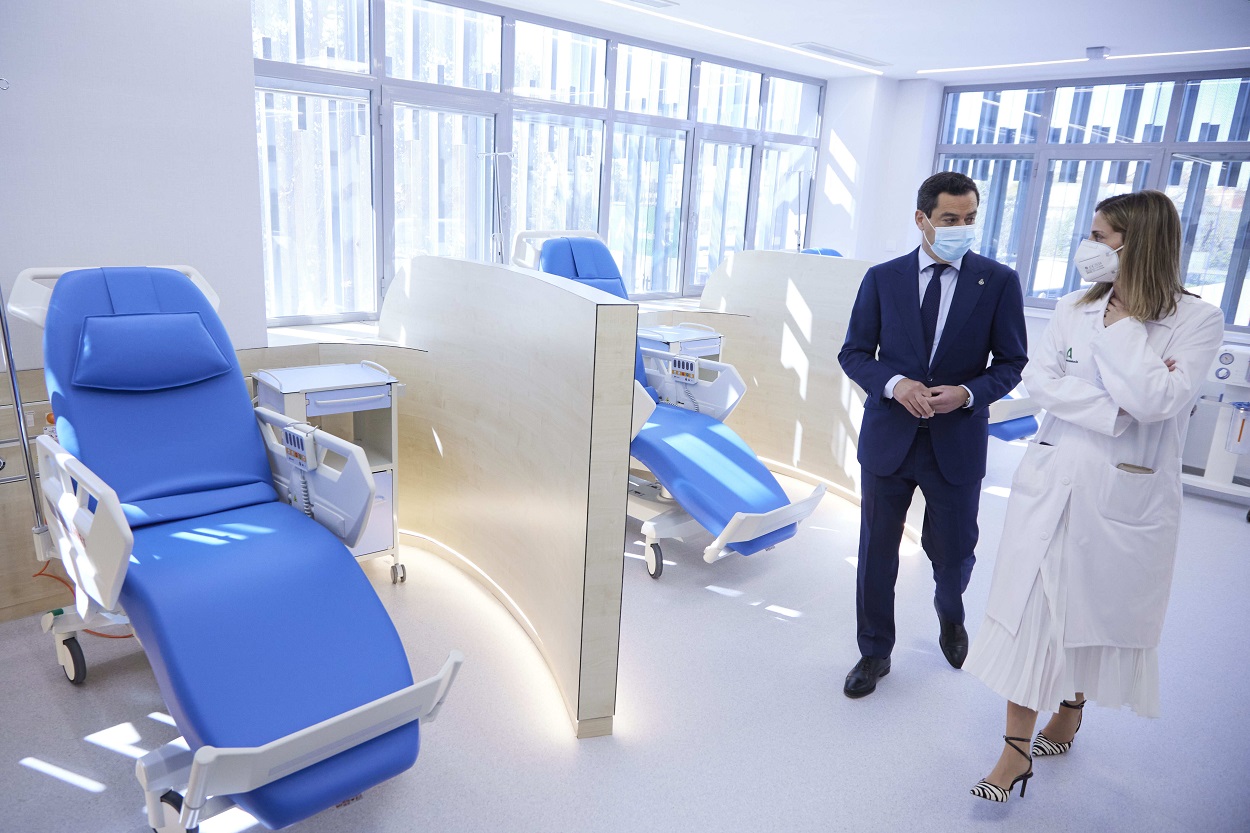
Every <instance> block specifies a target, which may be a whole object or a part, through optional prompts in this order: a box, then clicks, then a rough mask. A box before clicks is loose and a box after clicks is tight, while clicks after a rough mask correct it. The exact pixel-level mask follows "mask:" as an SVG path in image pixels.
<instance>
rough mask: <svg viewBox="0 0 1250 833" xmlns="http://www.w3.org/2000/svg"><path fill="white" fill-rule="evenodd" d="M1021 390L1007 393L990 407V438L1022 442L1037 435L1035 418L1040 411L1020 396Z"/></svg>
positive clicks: (1025, 397)
mask: <svg viewBox="0 0 1250 833" xmlns="http://www.w3.org/2000/svg"><path fill="white" fill-rule="evenodd" d="M1022 390H1023V388H1018V389H1017V390H1014V391H1011V392H1009V393H1008V394H1007V395H1006V396H1004V397H1003V398H1002V399H1000V400H998V401H997V402H994V403H993V404H991V405H990V436H991V437H997V438H998V439H1000V440H1003V441H1004V442H1011V441H1012V440H1022V439H1024V438H1025V437H1031V436H1033V435H1034V434H1036V433H1037V416H1036V414H1037V413H1038V411H1040V410H1041V409H1040V408H1038V406H1037V405H1035V404H1033V400H1032V399H1031V398H1029V397H1028V396H1024V395H1021V393H1020V391H1022Z"/></svg>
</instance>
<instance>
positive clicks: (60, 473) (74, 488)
mask: <svg viewBox="0 0 1250 833" xmlns="http://www.w3.org/2000/svg"><path fill="white" fill-rule="evenodd" d="M35 452H36V454H37V455H38V457H39V488H40V491H41V492H42V493H43V499H44V503H45V505H46V506H47V508H48V522H49V526H50V527H51V529H52V533H53V537H54V539H55V545H56V549H57V552H58V554H59V555H60V557H61V560H62V561H63V562H64V564H65V569H66V571H67V572H69V574H70V577H71V578H73V580H74V584H75V585H76V587H77V590H76V591H75V593H74V596H75V605H76V607H77V609H78V614H79V615H80V616H81V617H82V618H83V619H86V618H88V617H89V616H90V615H91V614H92V613H93V612H94V611H92V610H91V602H92V601H94V602H95V603H96V604H98V605H99V606H100V607H101V608H103V609H104V610H107V611H115V610H117V600H118V596H119V595H120V594H121V589H122V584H123V582H125V580H126V570H127V568H128V567H129V565H130V553H131V550H132V549H133V548H134V540H135V539H134V533H132V532H131V531H130V524H129V523H128V522H127V521H126V515H125V513H123V512H122V507H121V501H120V500H119V499H118V497H117V492H115V491H113V490H112V489H111V488H110V487H109V485H108V484H107V483H105V482H104V481H103V480H101V479H100V478H99V477H98V476H97V475H96V474H95V472H93V471H91V469H89V468H87V467H86V466H85V465H83V463H82V461H80V460H79V459H78V458H77V457H75V456H74V455H72V454H70V453H69V452H68V451H66V450H65V449H64V448H62V447H61V446H60V444H59V443H57V442H56V441H55V440H53V439H52V438H51V437H47V436H41V437H36V438H35ZM92 499H94V500H95V504H96V505H95V509H94V510H93V509H90V508H89V505H90V501H91V500H92Z"/></svg>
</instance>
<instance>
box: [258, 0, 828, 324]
mask: <svg viewBox="0 0 1250 833" xmlns="http://www.w3.org/2000/svg"><path fill="white" fill-rule="evenodd" d="M436 1H438V2H441V0H436ZM443 5H448V6H455V7H459V8H463V9H468V10H472V11H475V12H479V13H483V14H489V15H493V16H496V17H499V18H500V19H501V22H502V37H501V55H500V67H499V76H500V77H499V91H498V92H494V91H487V90H475V89H469V88H464V87H456V86H452V85H443V84H437V83H433V82H423V81H413V80H409V79H405V78H398V77H392V76H388V75H386V74H385V66H386V30H385V27H386V5H385V0H369V38H370V44H369V69H370V71H369V73H368V74H363V73H357V72H349V71H344V70H335V69H326V68H321V67H312V66H306V65H301V64H294V63H290V64H288V63H285V62H282V61H274V60H268V59H264V58H253V62H254V70H255V76H256V80H255V84H254V87H255V88H256V89H259V88H261V87H262V86H263V87H268V88H274V89H287V90H291V91H296V92H301V91H302V92H307V93H323V94H324V93H326V92H327V90H329V89H331V88H339V89H342V90H348V91H351V92H352V94H354V95H359V94H360V93H362V92H366V93H367V94H368V96H369V106H370V109H371V112H372V118H373V177H372V182H371V187H372V189H373V191H372V195H373V211H374V233H375V261H376V267H375V268H376V270H377V287H378V309H379V310H380V309H381V303H382V299H383V298H384V297H385V294H386V291H387V289H388V288H389V287H390V285H391V283H392V281H393V280H394V278H395V274H394V272H395V269H394V248H395V206H394V197H395V183H394V157H393V154H394V125H393V124H392V121H393V119H392V114H393V112H394V109H393V108H394V105H395V104H397V103H398V104H405V105H409V106H414V107H420V108H423V109H429V110H447V111H454V112H461V113H472V114H477V115H490V116H493V118H494V122H495V150H496V152H497V153H500V154H502V156H501V157H498V158H497V160H496V161H497V164H498V163H500V162H502V160H503V159H504V158H507V159H508V163H509V164H508V167H507V168H506V169H505V170H500V172H499V187H498V188H497V189H496V199H497V200H498V201H499V218H500V222H501V223H502V227H501V228H495V230H494V233H495V234H496V235H498V236H499V242H498V244H497V245H498V246H499V247H501V248H502V261H492V262H503V263H507V262H509V260H510V256H511V241H512V240H513V239H514V237H515V234H516V231H517V229H516V228H514V222H513V220H514V218H513V217H512V203H513V197H512V177H511V163H512V161H513V160H512V158H511V154H512V148H513V138H514V137H513V121H514V119H515V117H516V115H517V113H518V112H526V113H545V114H549V115H555V116H563V117H568V118H583V119H594V120H597V121H601V122H603V142H604V147H603V164H602V165H601V170H600V181H599V205H600V210H599V223H598V228H597V229H596V231H597V232H598V233H599V235H600V236H602V237H603V238H604V239H605V240H606V239H607V234H608V229H609V228H610V223H611V216H610V215H611V204H610V202H611V200H610V196H611V164H612V146H613V138H614V134H615V131H616V128H617V125H626V124H628V125H637V126H642V127H656V128H663V129H670V130H682V131H685V133H686V147H685V154H686V157H685V166H684V172H683V181H682V201H681V220H680V222H681V228H680V233H679V256H678V281H677V291H675V292H660V293H635V294H631V296H630V297H631V299H633V300H637V301H647V300H654V299H665V298H680V297H692V296H694V297H697V296H698V295H701V294H702V291H703V287H702V285H697V284H695V283H694V281H693V278H694V270H695V260H696V258H695V253H694V252H693V250H692V245H693V244H692V242H691V241H692V237H693V235H694V234H695V231H694V230H692V229H691V227H690V226H691V223H690V220H691V214H692V210H693V200H694V198H695V194H694V192H693V188H694V185H695V164H696V162H697V158H696V156H695V151H696V148H697V147H699V146H700V142H701V141H703V140H710V141H719V142H730V143H736V144H745V145H749V146H750V147H751V149H752V150H751V176H750V182H749V188H750V191H749V193H748V196H747V216H746V221H745V222H746V226H745V229H744V234H745V239H744V248H748V249H749V248H754V240H755V223H756V217H757V214H758V211H757V209H758V203H759V196H760V195H759V175H760V162H761V159H762V154H763V148H764V146H765V144H769V143H771V144H784V145H802V146H808V147H812V148H814V150H815V159H816V164H815V166H814V168H813V170H812V176H811V182H810V184H809V188H808V200H807V206H806V212H807V213H806V216H807V218H808V220H807V222H806V223H805V224H804V239H803V241H802V245H807V244H808V240H809V238H810V235H811V222H810V218H811V215H812V210H813V207H814V205H815V199H816V187H815V186H816V179H817V175H818V172H819V169H820V161H821V144H820V138H821V136H822V135H823V133H824V129H825V125H824V109H825V102H826V96H827V94H828V82H826V81H824V80H821V79H819V78H814V77H811V76H806V75H802V74H799V73H793V72H788V71H784V70H777V69H771V68H769V67H765V66H762V65H758V64H753V63H750V62H746V61H739V60H733V59H729V58H725V57H723V56H718V55H714V54H711V53H705V52H700V51H698V50H692V49H686V48H682V47H679V46H676V45H673V44H666V43H661V42H658V41H652V40H649V39H646V38H637V37H632V36H628V35H625V34H622V33H619V32H613V31H609V30H604V29H599V28H597V27H592V26H584V25H580V24H577V23H573V22H571V21H565V20H560V19H557V18H553V17H550V16H547V15H541V14H531V13H529V12H525V11H519V10H516V9H509V8H504V7H502V6H496V5H493V4H490V3H483V2H478V0H451V1H450V2H445V3H443ZM518 21H524V22H525V23H529V24H535V25H539V26H547V27H550V28H554V29H560V30H563V31H566V32H572V33H575V34H578V35H586V36H589V37H594V38H600V39H602V40H604V41H605V42H606V49H607V51H606V57H605V62H604V84H605V87H604V90H605V96H604V98H605V105H604V106H601V107H600V106H594V105H586V104H569V103H565V102H559V101H550V100H544V99H538V98H530V97H527V96H521V95H517V94H516V93H515V91H514V89H513V84H514V81H515V56H516V23H517V22H518ZM620 45H629V46H635V47H641V48H644V49H650V50H654V51H657V52H662V53H666V54H670V55H676V56H680V57H684V58H687V59H689V60H690V62H691V70H690V92H689V96H688V102H687V112H686V113H685V114H684V116H683V117H680V118H679V117H671V116H658V115H648V114H640V113H632V112H629V111H625V110H618V109H617V108H616V85H617V54H618V51H619V50H618V47H619V46H620ZM705 61H706V62H709V63H714V64H718V65H721V66H727V67H733V68H735V69H742V70H747V71H750V72H757V73H760V75H761V76H762V83H761V84H760V100H759V113H760V127H759V129H749V128H736V127H726V126H722V125H715V124H706V123H703V122H700V121H698V118H697V116H698V100H699V73H700V69H701V67H702V65H703V62H705ZM774 77H776V78H785V79H787V80H791V81H799V82H802V83H805V84H810V85H813V86H815V87H817V88H818V89H819V91H820V95H819V100H818V112H819V114H820V120H819V121H818V126H817V131H816V135H815V136H814V137H807V136H801V135H795V134H786V133H776V132H771V131H768V130H765V129H764V128H765V127H766V126H767V116H768V114H767V108H768V97H769V89H770V84H771V81H772V79H773V78H774ZM493 213H494V212H493V210H492V214H493ZM377 317H378V313H376V312H375V313H365V312H360V313H345V314H342V315H330V316H298V317H283V318H272V317H268V314H267V319H268V323H269V326H290V325H302V324H321V323H334V322H339V321H361V320H376V319H377Z"/></svg>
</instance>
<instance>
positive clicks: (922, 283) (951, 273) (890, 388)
mask: <svg viewBox="0 0 1250 833" xmlns="http://www.w3.org/2000/svg"><path fill="white" fill-rule="evenodd" d="M919 254H920V273H919V276H918V280H917V283H916V287H917V291H918V292H919V293H920V295H919V297H920V303H921V304H923V303H924V293H925V290H926V289H928V288H929V281H930V280H932V279H933V271H934V270H933V267H934V266H936V265H937V263H938V261H937V260H935V259H934V258H933V256H932V255H930V254H929V253H928V252H926V251H925V250H924V246H921V247H920V252H919ZM963 262H964V259H963V258H962V257H961V258H959V260H955V261H952V262H951V263H950V264H948V265H947V267H946V271H944V272H942V277H941V278H939V279H938V280H940V281H941V282H942V296H941V300H939V301H938V318H937V329H935V330H934V331H933V347H932V349H931V350H930V351H929V362H930V363H932V362H933V357H934V356H935V355H936V354H937V348H938V344H939V343H940V342H941V341H942V328H943V327H945V326H946V316H947V315H948V314H949V313H950V311H951V300H952V299H953V298H954V297H955V281H957V280H958V279H959V270H960V268H961V267H962V266H963ZM906 378H907V377H906V376H904V375H902V374H901V373H900V374H897V375H895V376H894V377H892V378H891V379H890V381H888V382H886V384H885V398H886V399H893V398H894V386H895V385H897V384H898V383H899V382H901V381H902V380H903V379H906ZM960 387H961V388H963V389H964V390H966V391H968V402H967V403H966V404H965V405H964V407H965V408H971V407H972V391H970V390H968V387H967V386H966V385H960Z"/></svg>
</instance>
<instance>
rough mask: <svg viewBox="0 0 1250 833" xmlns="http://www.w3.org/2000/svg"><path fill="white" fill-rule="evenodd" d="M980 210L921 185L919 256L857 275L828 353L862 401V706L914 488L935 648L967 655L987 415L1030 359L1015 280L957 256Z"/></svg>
mask: <svg viewBox="0 0 1250 833" xmlns="http://www.w3.org/2000/svg"><path fill="white" fill-rule="evenodd" d="M979 205H980V194H979V193H978V192H977V186H976V183H974V182H973V181H972V180H971V179H969V178H968V177H966V176H964V175H963V174H959V173H954V172H943V173H939V174H934V175H933V176H931V177H929V178H928V179H926V180H925V181H924V183H923V184H922V185H921V186H920V191H919V193H918V194H917V198H916V209H917V210H916V227H917V228H918V229H919V230H920V236H921V244H920V248H918V249H916V250H915V251H913V252H911V253H910V254H907V255H904V256H903V257H900V258H897V259H895V260H891V261H889V262H887V263H882V264H880V265H878V266H874V267H872V268H871V269H869V270H868V273H867V274H866V275H864V280H863V282H862V283H861V284H860V287H859V294H858V296H857V297H856V299H855V307H854V309H852V311H851V321H850V325H849V326H848V327H847V332H846V343H845V344H844V345H843V346H842V351H841V352H840V353H839V354H838V361H839V362H840V363H841V364H842V369H843V370H844V371H845V372H846V375H847V376H849V377H851V379H853V380H854V381H855V383H856V384H858V385H859V386H860V387H861V388H863V389H864V392H865V393H867V394H868V399H867V401H866V402H865V403H864V420H863V424H862V427H861V428H860V434H859V463H860V470H861V491H862V493H863V501H862V503H861V508H860V527H859V564H858V567H857V571H858V582H857V586H856V593H855V602H856V619H857V623H858V636H859V652H860V655H861V659H860V661H859V662H858V663H856V665H855V667H854V668H853V669H852V670H851V673H850V674H848V675H847V678H846V685H845V687H844V688H843V692H844V693H845V694H846V696H847V697H863V696H865V695H867V694H871V693H872V692H873V691H874V690H875V689H876V687H877V680H878V679H880V678H881V677H883V676H885V675H886V674H888V673H890V652H891V650H892V649H893V648H894V583H895V579H896V578H897V577H898V558H899V556H898V550H899V544H900V543H901V542H902V537H903V524H904V521H905V519H906V517H907V508H908V506H910V505H911V500H912V495H913V494H914V492H915V490H916V487H917V486H919V487H920V491H921V493H922V494H923V495H924V498H925V513H924V527H923V529H922V532H921V545H922V546H923V547H924V551H925V554H926V555H928V557H929V560H930V561H931V562H932V563H933V579H934V581H935V583H936V585H937V588H936V592H935V593H934V597H933V602H934V606H935V607H936V608H937V614H938V622H939V626H940V630H939V637H938V643H939V645H940V646H941V648H942V653H943V654H944V655H945V656H946V659H947V661H948V662H950V664H951V665H953V666H954V667H955V668H959V667H961V666H962V665H963V662H964V657H965V656H966V655H967V653H968V632H967V631H966V630H964V625H963V622H964V606H963V592H964V590H965V589H966V588H967V586H968V579H969V578H971V576H972V565H973V563H975V561H976V557H975V555H974V554H973V550H974V548H975V547H976V543H977V536H978V529H977V506H978V504H979V501H980V496H981V478H982V477H984V476H985V454H986V446H987V444H988V442H989V406H990V403H992V402H994V401H995V400H997V399H999V398H1001V397H1002V396H1004V395H1005V394H1006V393H1007V392H1008V391H1010V390H1011V389H1012V388H1014V387H1015V386H1016V385H1017V384H1018V383H1019V382H1020V372H1021V371H1022V370H1023V369H1024V365H1025V362H1026V361H1027V360H1028V357H1027V355H1026V351H1025V327H1024V306H1023V299H1022V297H1021V291H1020V277H1019V275H1017V274H1016V272H1015V270H1013V269H1010V268H1008V267H1006V266H1004V265H1003V264H1001V263H998V262H997V261H994V260H990V259H989V258H985V257H982V256H981V255H978V254H976V253H975V252H972V251H969V248H970V247H971V245H972V244H973V242H974V241H975V238H976V228H975V224H976V218H977V209H978V208H979Z"/></svg>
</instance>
